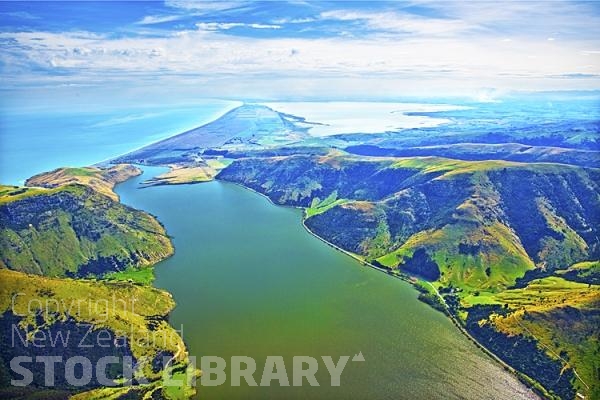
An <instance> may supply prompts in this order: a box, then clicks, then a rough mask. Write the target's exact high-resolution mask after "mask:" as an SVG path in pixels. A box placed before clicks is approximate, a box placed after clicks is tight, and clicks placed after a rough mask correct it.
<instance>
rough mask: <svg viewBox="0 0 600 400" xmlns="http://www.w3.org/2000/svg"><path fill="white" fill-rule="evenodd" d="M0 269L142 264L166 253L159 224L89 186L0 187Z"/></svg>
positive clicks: (50, 272) (57, 270)
mask: <svg viewBox="0 0 600 400" xmlns="http://www.w3.org/2000/svg"><path fill="white" fill-rule="evenodd" d="M0 226H1V227H2V228H1V230H0V267H2V268H9V269H12V270H16V271H22V272H27V273H33V274H38V275H46V276H72V277H77V276H80V277H84V276H88V275H93V276H98V275H103V274H104V273H107V272H112V271H121V270H125V269H127V268H131V267H133V268H142V267H145V266H148V265H151V264H153V263H156V262H157V261H159V260H162V259H163V258H165V257H168V256H169V255H170V254H171V253H172V252H173V249H172V246H171V243H170V240H169V238H168V237H167V236H166V233H165V230H164V228H163V227H162V226H161V225H160V224H159V223H158V221H156V219H154V218H153V217H152V216H150V215H148V214H147V213H145V212H142V211H138V210H134V209H132V208H130V207H127V206H124V205H122V204H120V203H119V202H117V201H115V200H113V199H112V198H111V197H109V196H106V195H104V194H101V193H99V192H97V191H95V190H94V189H92V188H91V187H89V186H84V185H81V184H69V185H65V186H59V187H56V188H53V189H43V188H19V187H7V186H3V187H0Z"/></svg>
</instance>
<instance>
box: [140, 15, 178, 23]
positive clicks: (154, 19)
mask: <svg viewBox="0 0 600 400" xmlns="http://www.w3.org/2000/svg"><path fill="white" fill-rule="evenodd" d="M183 17H184V16H182V15H147V16H145V17H144V18H142V19H141V20H140V21H138V22H136V24H137V25H153V24H161V23H163V22H171V21H177V20H179V19H181V18H183Z"/></svg>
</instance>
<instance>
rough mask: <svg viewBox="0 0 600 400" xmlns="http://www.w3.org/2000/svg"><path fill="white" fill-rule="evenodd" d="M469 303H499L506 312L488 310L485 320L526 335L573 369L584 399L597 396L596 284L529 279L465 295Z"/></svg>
mask: <svg viewBox="0 0 600 400" xmlns="http://www.w3.org/2000/svg"><path fill="white" fill-rule="evenodd" d="M465 302H467V303H472V304H501V305H504V307H507V308H508V310H510V311H509V313H508V314H507V315H497V314H492V315H491V316H490V317H489V319H488V321H490V322H491V323H492V324H493V325H494V326H495V327H496V329H497V330H498V331H500V332H503V333H505V334H507V335H510V336H512V335H523V336H527V337H531V338H533V339H535V340H537V342H538V343H539V345H540V347H541V348H542V349H543V350H544V351H545V352H546V353H547V354H548V355H550V356H551V357H552V358H554V359H556V360H559V362H560V363H561V364H562V365H563V366H564V367H565V368H574V369H575V371H576V372H577V375H578V377H577V378H576V379H575V380H574V381H573V384H574V386H575V387H576V388H577V390H578V391H579V392H580V393H583V394H586V395H587V396H588V398H592V399H594V398H598V396H600V385H598V381H599V376H598V371H599V370H600V362H599V361H598V360H600V358H599V357H598V355H600V337H599V334H598V330H597V327H598V325H599V324H600V315H599V314H598V309H599V308H600V286H598V285H589V284H586V283H578V282H573V281H569V280H565V279H563V278H561V277H557V276H551V277H547V278H543V279H536V280H534V281H531V282H530V283H529V284H528V285H527V286H526V287H525V288H518V289H510V290H505V291H503V292H499V293H482V294H481V295H480V296H476V297H474V296H472V295H471V296H469V297H468V298H467V299H465Z"/></svg>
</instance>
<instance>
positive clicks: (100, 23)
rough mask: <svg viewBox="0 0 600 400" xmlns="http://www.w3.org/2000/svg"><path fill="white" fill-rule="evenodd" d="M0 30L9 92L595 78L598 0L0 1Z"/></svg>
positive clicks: (409, 90) (427, 91)
mask: <svg viewBox="0 0 600 400" xmlns="http://www.w3.org/2000/svg"><path fill="white" fill-rule="evenodd" d="M0 43H1V44H2V51H1V53H0V69H1V73H2V78H3V79H2V83H1V84H0V89H2V90H3V91H4V92H5V93H13V97H14V98H18V97H19V95H20V96H21V97H23V98H25V97H29V98H31V97H32V95H35V96H37V97H39V98H41V99H50V98H55V99H56V98H60V97H61V96H65V97H68V96H69V94H71V95H72V94H73V93H74V92H76V93H78V95H80V96H82V97H83V98H85V97H86V96H99V97H104V98H109V99H112V100H114V101H117V100H118V99H119V98H122V99H123V101H126V99H135V98H140V97H141V96H142V97H145V98H150V97H158V98H161V99H165V98H169V99H172V100H174V101H175V100H182V101H183V100H185V99H189V98H199V97H227V98H242V99H243V98H253V99H254V98H255V99H327V98H332V99H340V98H343V99H377V98H380V99H386V100H387V99H394V98H397V97H402V96H435V95H468V96H475V97H481V96H483V97H485V96H494V95H496V94H498V93H504V92H507V91H513V90H526V91H544V90H586V89H588V90H589V89H600V2H596V1H578V2H575V1H562V0H552V1H543V2H538V1H520V2H517V1H505V2H502V1H484V2H483V1H482V2H474V1H470V2H467V1H464V2H458V1H443V2H435V1H429V0H418V1H402V2H400V1H396V2H383V1H381V2H372V1H371V2H359V1H350V2H342V1H331V2H310V1H289V2H283V1H267V2H245V1H215V2H213V1H201V2H193V1H187V0H170V1H166V2H109V1H105V2H82V3H77V2H31V3H27V2H0Z"/></svg>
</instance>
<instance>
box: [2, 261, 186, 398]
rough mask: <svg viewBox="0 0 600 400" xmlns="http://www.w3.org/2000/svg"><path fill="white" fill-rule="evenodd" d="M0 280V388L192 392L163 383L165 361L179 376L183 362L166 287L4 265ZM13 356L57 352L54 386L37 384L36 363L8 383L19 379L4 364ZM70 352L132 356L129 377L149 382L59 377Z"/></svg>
mask: <svg viewBox="0 0 600 400" xmlns="http://www.w3.org/2000/svg"><path fill="white" fill-rule="evenodd" d="M0 281H2V286H0V326H1V327H2V329H0V335H1V336H0V339H1V340H0V356H1V357H0V358H1V360H0V361H1V362H0V372H1V373H0V396H3V397H4V396H5V398H18V397H19V396H23V397H27V395H28V393H29V391H30V390H32V389H36V390H38V391H41V393H37V394H38V395H39V396H44V393H46V395H50V394H55V395H56V394H57V393H56V390H62V391H63V392H62V395H60V392H59V393H58V394H59V395H60V397H61V398H65V397H66V395H72V394H74V393H77V392H82V391H83V393H81V394H79V395H78V396H79V397H80V398H91V397H94V396H96V397H97V398H123V397H122V396H126V395H127V396H135V398H141V397H142V396H143V395H144V394H152V393H154V396H157V395H159V394H160V395H161V396H162V397H161V398H167V399H168V398H181V397H176V396H170V395H169V394H170V392H171V393H172V391H173V390H184V391H186V393H187V395H191V394H193V392H194V390H193V388H191V387H188V386H187V385H183V386H182V387H181V388H178V389H175V388H164V387H163V382H162V377H163V375H162V374H163V369H164V368H168V369H169V370H170V371H171V372H174V373H175V377H176V378H174V379H181V377H182V376H183V375H182V374H183V373H185V371H186V370H187V369H188V364H189V360H188V358H187V353H186V352H185V345H184V343H183V340H182V339H181V337H180V336H179V335H178V334H177V332H176V331H175V330H174V329H173V328H172V327H171V326H170V325H169V323H168V321H167V317H168V314H169V312H170V311H171V310H172V309H173V307H174V306H175V303H174V301H173V299H172V298H171V296H170V295H169V294H168V293H166V292H164V291H161V290H158V289H154V288H151V287H149V286H138V285H133V284H128V283H108V282H98V281H89V280H73V279H57V278H48V277H44V276H37V275H27V274H24V273H21V272H16V271H9V270H6V269H0ZM14 294H18V295H17V296H16V297H15V296H14ZM134 299H135V300H134ZM15 330H16V332H18V333H15ZM33 332H35V335H33ZM10 335H14V337H12V338H11V336H10ZM42 337H44V338H46V339H45V340H42V339H41V338H42ZM15 338H16V339H15ZM59 338H60V339H59ZM107 338H109V339H110V340H108V342H107ZM52 340H54V345H52V344H51V343H52V342H50V341H52ZM33 341H35V345H33ZM107 343H110V344H109V345H107ZM16 356H29V357H36V356H60V357H62V359H63V362H61V363H57V364H56V370H55V386H54V391H47V392H44V391H45V390H47V388H46V387H45V386H46V385H45V382H44V381H45V377H44V364H42V363H22V365H23V366H25V367H26V368H28V369H29V370H30V371H32V372H33V382H32V386H29V387H27V388H17V387H10V386H9V381H8V380H9V379H21V376H20V375H18V374H17V373H15V372H12V370H10V369H8V368H7V367H6V366H7V365H8V361H9V360H12V359H13V357H16ZM73 356H84V357H86V358H87V359H89V360H91V361H92V362H93V365H95V364H96V363H95V361H97V360H98V359H100V358H101V357H104V356H115V357H118V358H119V359H121V360H123V357H132V358H133V361H134V365H133V366H132V367H133V369H134V372H133V377H134V378H135V379H136V380H137V381H139V382H141V378H142V377H145V378H146V379H147V381H148V383H135V382H129V383H130V384H131V383H133V386H132V385H129V386H120V387H114V388H103V387H102V386H103V385H104V384H102V383H101V382H99V381H98V380H97V378H95V377H94V378H93V379H92V381H91V382H90V383H89V384H87V385H86V386H84V387H72V386H70V385H69V384H68V382H67V381H66V380H65V376H66V375H65V371H64V368H65V364H64V361H65V360H66V358H69V357H73ZM163 357H173V361H172V363H170V364H169V365H163ZM189 368H191V367H189ZM106 371H107V375H108V376H109V378H110V379H114V380H115V381H117V382H122V383H125V381H124V380H123V379H124V378H126V377H127V374H125V375H124V372H123V369H122V367H121V368H120V369H119V368H116V369H115V368H112V369H111V368H108V369H107V370H106ZM176 371H178V372H176ZM189 373H190V374H197V372H196V371H193V370H191V371H189ZM29 394H31V393H29ZM40 398H41V397H40Z"/></svg>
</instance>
